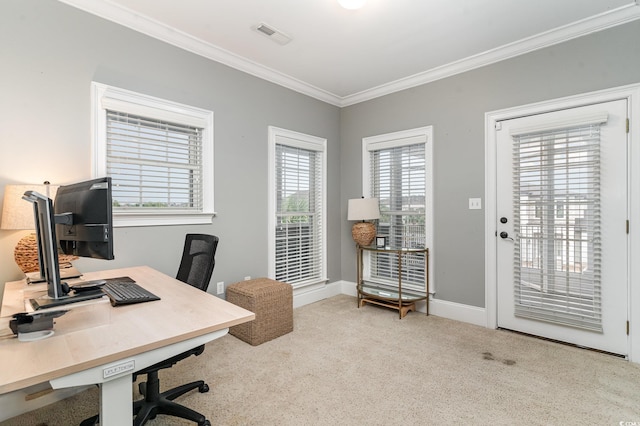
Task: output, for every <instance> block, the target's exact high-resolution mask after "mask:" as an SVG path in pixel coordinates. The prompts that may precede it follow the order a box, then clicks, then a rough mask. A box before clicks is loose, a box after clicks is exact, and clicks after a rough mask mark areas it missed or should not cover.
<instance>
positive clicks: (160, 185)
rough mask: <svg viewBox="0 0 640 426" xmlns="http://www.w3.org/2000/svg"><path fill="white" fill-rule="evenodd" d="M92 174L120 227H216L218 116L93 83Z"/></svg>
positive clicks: (115, 222)
mask: <svg viewBox="0 0 640 426" xmlns="http://www.w3.org/2000/svg"><path fill="white" fill-rule="evenodd" d="M92 105H93V146H94V158H93V160H94V167H93V170H94V175H95V176H111V178H112V182H113V188H112V192H113V214H114V225H115V226H144V225H176V224H198V223H211V218H212V216H213V215H214V210H213V112H211V111H206V110H202V109H199V108H194V107H190V106H187V105H183V104H178V103H175V102H170V101H165V100H162V99H158V98H154V97H151V96H146V95H142V94H139V93H135V92H131V91H128V90H124V89H119V88H116V87H111V86H106V85H103V84H100V83H95V82H94V83H92Z"/></svg>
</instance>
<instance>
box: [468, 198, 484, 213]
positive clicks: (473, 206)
mask: <svg viewBox="0 0 640 426" xmlns="http://www.w3.org/2000/svg"><path fill="white" fill-rule="evenodd" d="M481 208H482V198H469V210H478V209H481Z"/></svg>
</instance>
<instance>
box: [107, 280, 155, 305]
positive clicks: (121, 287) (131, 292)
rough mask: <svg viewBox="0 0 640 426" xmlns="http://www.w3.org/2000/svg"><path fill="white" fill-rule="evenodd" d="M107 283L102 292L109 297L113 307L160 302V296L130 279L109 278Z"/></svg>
mask: <svg viewBox="0 0 640 426" xmlns="http://www.w3.org/2000/svg"><path fill="white" fill-rule="evenodd" d="M105 281H106V283H105V285H104V286H103V287H102V291H104V292H105V293H106V295H107V296H109V299H110V300H111V305H113V306H120V305H130V304H132V303H142V302H151V301H152V300H160V298H159V297H158V296H156V295H155V294H153V293H151V292H150V291H148V290H146V289H144V288H142V287H140V286H139V285H138V284H137V283H136V282H135V281H134V280H132V279H131V278H129V277H118V278H109V279H106V280H105Z"/></svg>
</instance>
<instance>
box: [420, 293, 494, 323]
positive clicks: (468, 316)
mask: <svg viewBox="0 0 640 426" xmlns="http://www.w3.org/2000/svg"><path fill="white" fill-rule="evenodd" d="M429 313H430V314H432V315H435V316H437V317H442V318H448V319H452V320H456V321H462V322H466V323H469V324H475V325H479V326H481V327H486V326H487V314H486V311H485V309H484V308H478V307H477V306H470V305H463V304H461V303H455V302H447V301H446V300H439V299H433V300H431V301H429Z"/></svg>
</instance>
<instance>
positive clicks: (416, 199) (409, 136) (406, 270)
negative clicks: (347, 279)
mask: <svg viewBox="0 0 640 426" xmlns="http://www.w3.org/2000/svg"><path fill="white" fill-rule="evenodd" d="M431 142H432V128H431V127H423V128H419V129H413V130H407V131H403V132H396V133H390V134H385V135H380V136H372V137H369V138H365V139H363V151H364V153H363V171H364V176H363V182H364V195H365V196H367V197H374V198H378V200H379V202H380V215H381V216H380V219H379V220H378V224H377V225H378V226H377V232H378V235H384V236H387V241H389V245H390V246H391V247H394V248H422V247H427V248H430V249H432V227H431V223H432V217H433V214H432V203H431V199H432V190H431V188H432V185H431V181H432V162H431V161H432V160H431V158H432V155H431V151H432V143H431ZM425 271H426V265H425V258H424V257H422V258H418V259H417V260H416V261H412V262H411V263H410V264H406V265H405V264H403V268H402V282H403V286H404V287H407V288H414V289H416V290H419V289H421V288H422V289H424V282H425V273H426V272H425ZM365 278H367V279H369V280H371V281H376V282H379V283H383V284H384V283H389V284H394V285H397V282H398V267H397V257H396V256H395V255H391V254H387V253H375V252H374V253H370V256H369V260H368V262H367V266H365Z"/></svg>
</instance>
